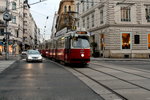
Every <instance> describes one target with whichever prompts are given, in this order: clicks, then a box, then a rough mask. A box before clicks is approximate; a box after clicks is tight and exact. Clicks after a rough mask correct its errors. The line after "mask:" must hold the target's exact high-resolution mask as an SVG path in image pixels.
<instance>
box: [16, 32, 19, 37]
mask: <svg viewBox="0 0 150 100" xmlns="http://www.w3.org/2000/svg"><path fill="white" fill-rule="evenodd" d="M16 37H17V38H18V37H19V31H18V30H16Z"/></svg>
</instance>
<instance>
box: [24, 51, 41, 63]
mask: <svg viewBox="0 0 150 100" xmlns="http://www.w3.org/2000/svg"><path fill="white" fill-rule="evenodd" d="M26 61H27V62H29V61H40V62H42V61H43V58H42V56H41V54H40V52H39V51H38V50H28V51H27V58H26Z"/></svg>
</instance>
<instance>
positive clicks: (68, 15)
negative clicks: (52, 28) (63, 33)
mask: <svg viewBox="0 0 150 100" xmlns="http://www.w3.org/2000/svg"><path fill="white" fill-rule="evenodd" d="M74 11H75V6H74V0H61V1H60V5H59V9H58V16H57V20H56V31H60V30H61V29H63V28H65V27H67V28H68V29H71V28H72V27H73V24H74Z"/></svg>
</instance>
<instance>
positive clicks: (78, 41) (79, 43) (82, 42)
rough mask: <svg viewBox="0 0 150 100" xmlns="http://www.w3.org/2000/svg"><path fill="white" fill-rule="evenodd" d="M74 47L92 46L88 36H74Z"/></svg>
mask: <svg viewBox="0 0 150 100" xmlns="http://www.w3.org/2000/svg"><path fill="white" fill-rule="evenodd" d="M72 48H90V44H89V40H88V37H74V38H73V39H72Z"/></svg>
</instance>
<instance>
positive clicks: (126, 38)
mask: <svg viewBox="0 0 150 100" xmlns="http://www.w3.org/2000/svg"><path fill="white" fill-rule="evenodd" d="M130 46H131V40H130V33H122V49H130Z"/></svg>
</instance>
